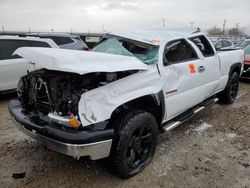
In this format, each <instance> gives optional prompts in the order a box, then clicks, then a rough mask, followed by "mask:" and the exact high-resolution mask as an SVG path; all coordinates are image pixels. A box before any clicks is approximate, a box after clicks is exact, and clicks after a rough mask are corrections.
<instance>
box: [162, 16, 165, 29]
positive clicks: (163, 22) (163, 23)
mask: <svg viewBox="0 0 250 188" xmlns="http://www.w3.org/2000/svg"><path fill="white" fill-rule="evenodd" d="M165 22H166V21H165V18H162V28H163V29H164V28H165Z"/></svg>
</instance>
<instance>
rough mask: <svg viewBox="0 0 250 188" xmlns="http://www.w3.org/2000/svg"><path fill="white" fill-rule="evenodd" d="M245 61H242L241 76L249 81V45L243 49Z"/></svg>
mask: <svg viewBox="0 0 250 188" xmlns="http://www.w3.org/2000/svg"><path fill="white" fill-rule="evenodd" d="M244 52H245V60H244V72H243V74H242V77H243V78H249V79H250V45H248V46H246V47H245V48H244Z"/></svg>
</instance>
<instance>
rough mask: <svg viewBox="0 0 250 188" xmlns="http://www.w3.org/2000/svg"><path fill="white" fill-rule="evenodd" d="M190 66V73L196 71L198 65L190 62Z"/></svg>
mask: <svg viewBox="0 0 250 188" xmlns="http://www.w3.org/2000/svg"><path fill="white" fill-rule="evenodd" d="M188 67H189V72H190V73H192V74H193V73H196V66H195V64H188Z"/></svg>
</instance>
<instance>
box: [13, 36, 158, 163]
mask: <svg viewBox="0 0 250 188" xmlns="http://www.w3.org/2000/svg"><path fill="white" fill-rule="evenodd" d="M101 45H102V46H101V47H99V49H98V48H97V49H96V51H97V52H98V50H100V51H101V49H107V45H109V46H110V45H111V46H114V45H115V50H116V53H118V55H114V54H115V53H113V54H112V53H111V54H106V53H105V52H104V53H97V52H76V51H71V50H61V49H42V48H21V49H19V50H17V52H16V54H18V55H20V56H22V57H24V58H26V59H28V60H30V64H29V66H28V73H27V75H25V76H23V77H22V78H21V79H20V81H19V83H18V87H17V93H18V99H16V100H12V101H11V102H10V105H9V111H10V113H11V115H12V117H13V121H14V122H15V123H16V124H17V125H18V127H19V128H20V129H21V130H22V131H23V132H24V133H26V134H27V135H29V136H30V137H32V138H34V139H36V140H37V141H39V142H41V143H42V144H44V145H46V146H47V147H48V148H49V149H52V150H54V151H57V152H59V153H63V154H66V155H69V156H73V157H75V158H79V157H81V156H88V157H90V158H91V159H93V160H96V159H100V158H105V157H108V156H109V154H110V150H111V146H112V139H113V136H114V127H112V126H111V123H110V118H111V116H112V115H113V113H114V112H115V111H116V110H117V109H118V107H120V106H121V105H123V104H126V102H128V101H131V100H133V99H134V98H136V97H139V96H143V95H147V94H152V93H154V92H157V91H158V90H159V88H160V86H159V85H158V84H157V83H158V82H159V77H158V76H157V74H155V71H156V70H157V69H152V70H149V65H146V64H145V63H143V62H142V61H140V60H138V59H137V58H135V57H132V56H129V55H127V56H121V55H119V54H120V53H128V54H129V53H130V52H129V51H126V49H124V47H123V48H120V50H119V52H117V49H119V45H121V42H119V40H117V39H113V38H112V39H111V40H107V41H104V42H103V43H101ZM123 45H129V44H128V42H126V44H123ZM146 47H148V45H146ZM150 47H151V46H150ZM140 48H142V47H141V46H140ZM109 50H112V48H109ZM122 50H124V51H123V52H122ZM143 50H145V51H147V52H148V53H149V54H147V55H148V56H149V57H150V58H148V59H147V60H150V59H152V61H155V59H157V55H156V54H157V48H156V47H155V46H153V49H152V48H150V49H149V48H147V49H143ZM143 53H144V54H145V52H143ZM144 54H143V55H144ZM140 55H141V54H140ZM142 58H144V59H145V57H142ZM132 83H133V84H132ZM159 83H160V82H159ZM147 85H148V86H151V87H147ZM152 85H155V87H152Z"/></svg>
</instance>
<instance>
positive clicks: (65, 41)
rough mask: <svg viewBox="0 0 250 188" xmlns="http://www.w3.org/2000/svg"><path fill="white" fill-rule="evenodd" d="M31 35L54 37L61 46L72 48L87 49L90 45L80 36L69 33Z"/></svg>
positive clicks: (35, 34) (34, 34) (32, 34)
mask: <svg viewBox="0 0 250 188" xmlns="http://www.w3.org/2000/svg"><path fill="white" fill-rule="evenodd" d="M28 35H29V36H36V37H40V38H49V39H52V40H53V41H54V42H55V43H56V44H57V45H58V46H59V47H60V48H63V49H71V50H86V51H88V50H89V48H88V46H87V45H86V44H85V43H84V42H83V41H82V39H81V38H80V36H78V35H72V34H67V33H30V34H28Z"/></svg>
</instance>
